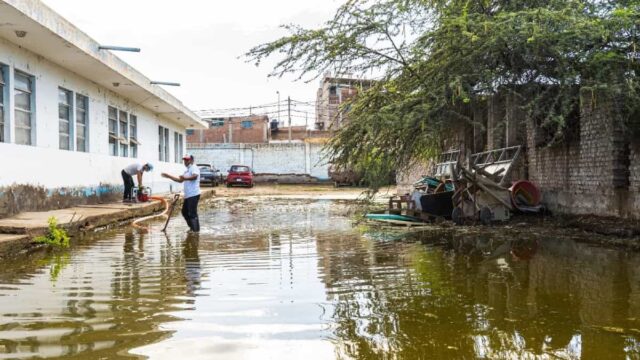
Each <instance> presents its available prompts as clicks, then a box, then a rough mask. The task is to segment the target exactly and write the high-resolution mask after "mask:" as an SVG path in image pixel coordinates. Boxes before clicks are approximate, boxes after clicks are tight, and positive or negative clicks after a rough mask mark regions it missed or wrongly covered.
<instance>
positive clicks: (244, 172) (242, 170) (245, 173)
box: [226, 165, 253, 187]
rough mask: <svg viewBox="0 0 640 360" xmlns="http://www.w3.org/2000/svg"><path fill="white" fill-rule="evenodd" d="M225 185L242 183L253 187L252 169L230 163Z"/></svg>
mask: <svg viewBox="0 0 640 360" xmlns="http://www.w3.org/2000/svg"><path fill="white" fill-rule="evenodd" d="M226 182H227V187H231V186H233V185H244V186H248V187H253V171H251V168H250V167H248V166H244V165H232V166H231V169H229V175H227V181H226Z"/></svg>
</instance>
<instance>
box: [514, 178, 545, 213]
mask: <svg viewBox="0 0 640 360" xmlns="http://www.w3.org/2000/svg"><path fill="white" fill-rule="evenodd" d="M509 190H510V191H511V203H512V204H513V206H515V207H516V208H520V207H535V206H538V205H540V198H541V195H540V190H539V189H538V187H537V186H536V185H535V184H534V183H532V182H531V181H527V180H519V181H516V182H515V183H514V184H513V185H511V188H510V189H509Z"/></svg>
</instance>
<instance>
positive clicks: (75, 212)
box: [0, 201, 162, 236]
mask: <svg viewBox="0 0 640 360" xmlns="http://www.w3.org/2000/svg"><path fill="white" fill-rule="evenodd" d="M160 210H162V206H161V203H160V202H159V201H153V202H150V203H142V204H104V205H86V206H76V207H72V208H67V209H60V210H51V211H38V212H24V213H20V214H18V215H16V216H13V217H10V218H6V219H0V233H1V234H26V235H30V236H38V235H42V234H44V233H45V232H46V230H47V228H48V220H49V218H50V217H55V218H56V219H57V220H58V224H60V225H72V226H78V227H81V228H84V229H90V228H95V227H99V226H104V225H108V224H110V223H115V222H120V221H123V220H126V219H130V218H134V217H138V216H144V215H147V214H150V213H153V212H155V211H160ZM71 222H73V224H71Z"/></svg>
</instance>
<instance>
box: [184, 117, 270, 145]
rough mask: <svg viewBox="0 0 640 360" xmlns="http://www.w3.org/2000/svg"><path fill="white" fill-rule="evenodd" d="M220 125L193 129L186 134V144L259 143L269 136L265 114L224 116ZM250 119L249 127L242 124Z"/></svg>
mask: <svg viewBox="0 0 640 360" xmlns="http://www.w3.org/2000/svg"><path fill="white" fill-rule="evenodd" d="M223 121H224V122H223V124H222V126H217V127H213V126H212V127H210V128H209V129H206V130H193V133H192V134H190V135H187V143H188V144H222V143H233V144H260V143H267V142H268V141H269V138H270V133H271V131H270V129H269V118H268V117H266V116H251V117H231V118H224V120H223ZM245 121H251V122H252V124H253V125H252V126H251V127H248V128H247V127H245V126H243V122H245Z"/></svg>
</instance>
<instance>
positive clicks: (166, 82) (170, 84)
mask: <svg viewBox="0 0 640 360" xmlns="http://www.w3.org/2000/svg"><path fill="white" fill-rule="evenodd" d="M149 83H150V84H151V85H167V86H180V83H177V82H168V81H150V82H149Z"/></svg>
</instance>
